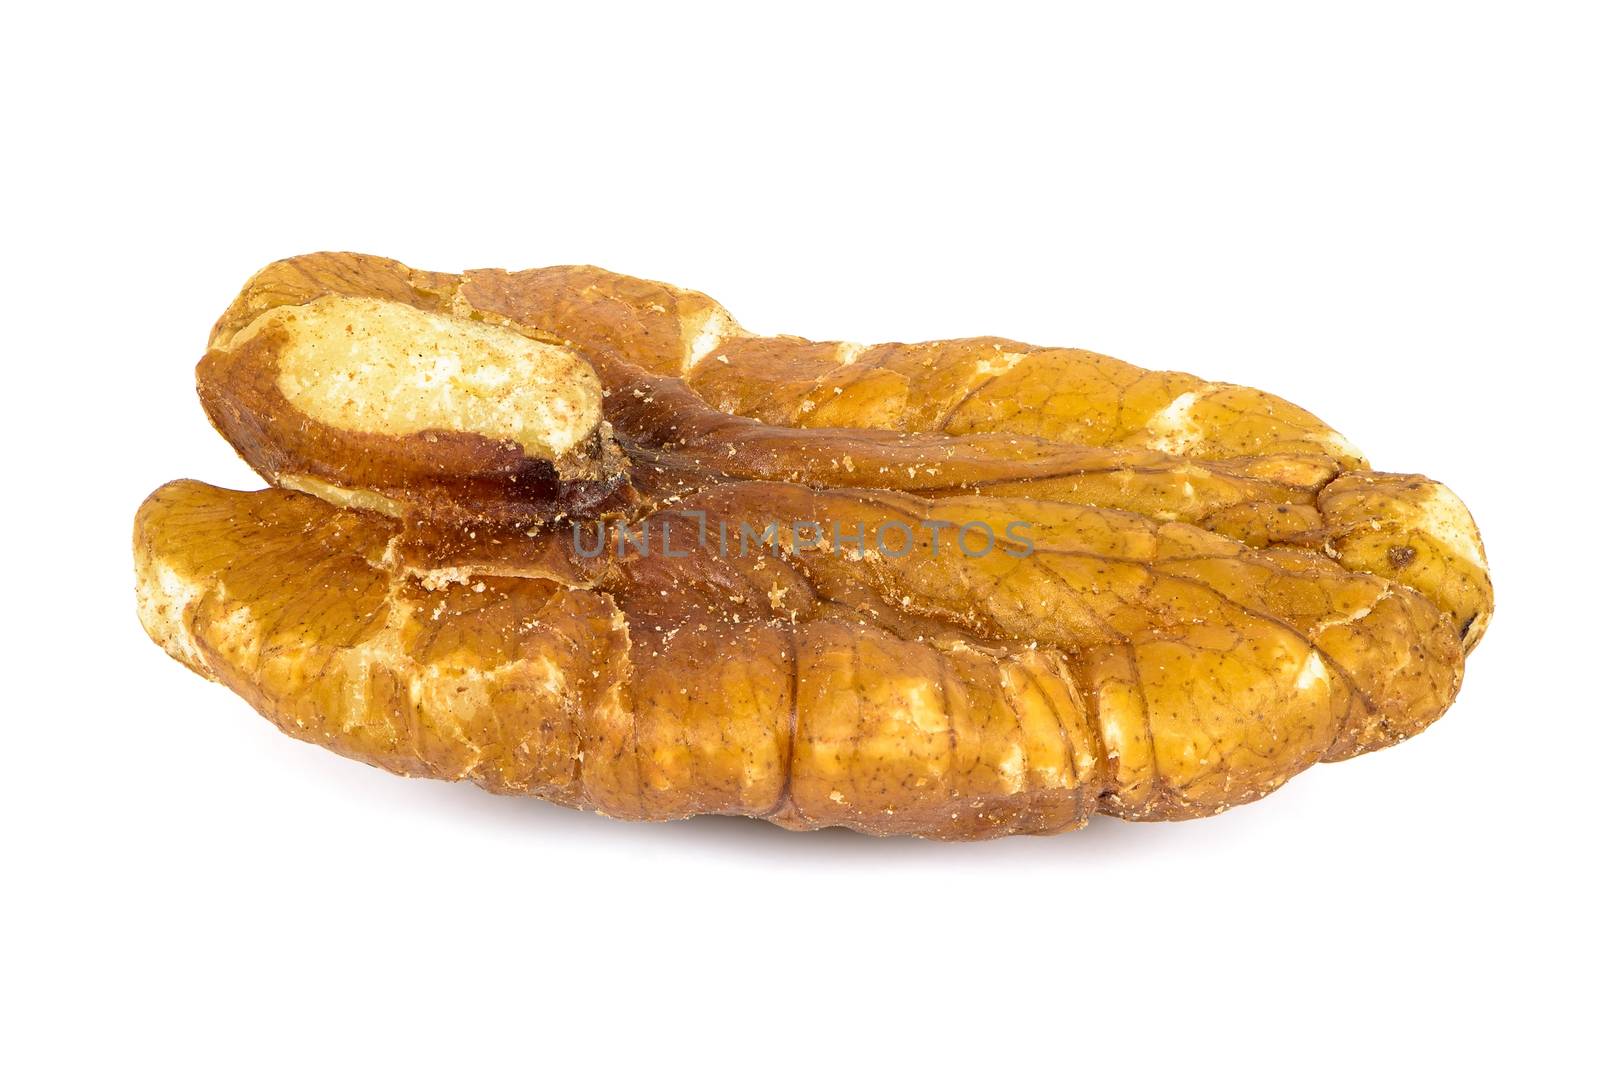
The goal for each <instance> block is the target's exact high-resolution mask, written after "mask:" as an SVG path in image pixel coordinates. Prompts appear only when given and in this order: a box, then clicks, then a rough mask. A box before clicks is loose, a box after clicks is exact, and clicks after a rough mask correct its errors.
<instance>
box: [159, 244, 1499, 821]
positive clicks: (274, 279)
mask: <svg viewBox="0 0 1600 1069" xmlns="http://www.w3.org/2000/svg"><path fill="white" fill-rule="evenodd" d="M197 381H198V387H199V392H200V396H201V400H202V403H203V404H204V406H205V408H206V411H207V413H208V415H210V417H211V419H212V421H213V423H214V424H215V426H216V427H217V428H218V430H219V431H221V432H222V433H223V434H224V436H225V437H227V438H228V440H229V441H230V442H231V443H232V444H233V445H234V446H235V448H236V449H238V450H239V452H240V454H241V455H242V456H243V457H244V458H245V459H246V460H247V461H248V462H249V463H250V464H251V465H252V466H253V467H254V468H255V469H256V470H257V471H258V472H260V473H261V474H262V476H263V477H264V478H265V479H266V480H267V481H268V482H269V483H271V484H273V488H271V489H266V490H261V491H257V492H253V493H245V492H238V491H228V490H220V489H217V488H214V487H209V486H205V485H203V484H200V483H194V482H186V481H180V482H175V483H170V484H168V485H167V486H164V487H162V488H161V489H159V490H157V491H156V492H155V493H154V494H152V495H151V496H150V498H149V499H148V500H147V501H146V502H145V504H144V505H143V506H142V507H141V509H140V510H139V514H138V517H137V518H136V520H135V530H134V556H135V566H136V573H137V584H138V585H137V593H138V605H139V613H140V619H141V621H142V622H143V624H144V626H145V629H146V631H147V632H148V633H149V634H150V635H151V637H152V638H153V639H155V640H156V641H157V642H158V643H159V644H160V645H161V646H162V647H163V648H164V649H166V651H167V652H168V653H169V654H171V655H172V656H173V657H175V658H176V659H178V660H179V661H181V662H183V663H184V664H186V665H188V666H189V667H190V668H192V669H194V670H195V671H197V672H199V673H200V674H202V675H204V676H206V677H208V678H212V679H216V680H218V681H220V682H222V683H224V684H225V685H227V686H228V687H230V688H231V689H233V690H235V691H236V692H238V693H239V694H240V695H242V696H243V697H244V698H245V699H246V700H247V701H249V702H250V703H251V704H252V705H253V706H254V707H255V708H256V709H257V710H258V711H260V712H261V713H262V715H264V716H265V717H266V718H267V719H269V720H270V721H272V722H273V723H274V724H276V725H277V726H278V727H279V728H280V729H282V730H283V731H285V732H287V733H288V734H290V735H293V736H295V737H297V738H301V739H305V740H307V741H311V742H316V743H318V744H320V745H323V746H326V747H328V748H330V749H332V750H335V751H337V752H339V753H342V754H345V755H347V756H350V757H354V758H357V759H359V760H363V761H366V762H368V763H371V764H374V765H377V766H379V767H382V768H386V769H389V770H391V771H394V772H397V773H400V774H403V775H416V776H429V777H435V778H443V779H467V780H471V781H473V782H476V783H478V784H480V785H482V786H484V787H486V788H488V789H490V790H493V791H498V792H504V793H510V794H530V795H535V796H538V797H541V798H545V799H548V800H550V801H553V802H556V803H558V804H562V805H567V806H574V807H580V808H586V809H594V810H598V811H600V812H603V813H606V814H609V815H612V816H616V817H622V818H628V819H645V820H659V819H672V818H681V817H688V816H694V815H697V814H704V813H723V814H740V815H746V816H751V817H759V818H763V819H766V820H770V821H772V822H774V823H776V824H779V825H782V826H784V827H788V828H797V829H809V828H819V827H827V826H836V825H837V826H844V827H849V828H853V829H856V830H858V831H863V832H867V833H871V834H879V835H892V834H912V835H921V836H927V837H933V838H944V839H972V838H986V837H992V836H998V835H1006V834H1016V833H1029V834H1038V833H1050V832H1057V831H1062V830H1066V829H1071V828H1075V827H1078V826H1081V825H1082V824H1083V823H1084V822H1085V821H1086V820H1087V819H1089V817H1090V816H1091V815H1092V814H1094V813H1096V812H1099V813H1109V814H1114V815H1117V816H1120V817H1124V818H1129V819H1140V820H1160V819H1177V818H1186V817H1194V816H1203V815H1207V814H1211V813H1215V812H1218V811H1220V810H1223V809H1226V808H1228V807H1229V806H1232V805H1237V804H1240V803H1243V802H1247V801H1252V800H1254V799H1256V798H1259V797H1261V796H1263V795H1265V794H1267V793H1269V792H1271V791H1272V790H1274V789H1275V788H1277V787H1278V786H1280V785H1281V784H1282V783H1283V782H1284V781H1285V780H1286V779H1287V778H1288V777H1290V776H1292V775H1294V774H1295V773H1297V772H1299V771H1301V770H1303V769H1304V768H1306V767H1308V766H1309V765H1311V764H1313V763H1316V762H1317V761H1324V760H1336V759H1342V758H1347V757H1351V756H1354V755H1356V754H1359V753H1363V752H1365V751H1367V750H1371V749H1375V748H1378V747H1382V746H1387V745H1389V744H1392V743H1394V742H1397V741H1399V740H1401V739H1404V738H1406V737H1409V736H1410V735H1412V734H1415V733H1416V732H1418V731H1420V730H1421V729H1422V728H1424V727H1426V726H1427V725H1428V724H1429V723H1431V722H1432V721H1433V720H1435V719H1436V718H1437V717H1438V716H1439V715H1440V714H1442V713H1443V711H1444V710H1445V709H1446V708H1447V707H1448V706H1449V704H1450V702H1451V701H1452V700H1453V699H1454V697H1455V694H1456V692H1457V690H1458V689H1459V687H1460V684H1461V679H1462V670H1463V664H1464V660H1465V656H1466V654H1467V652H1468V651H1469V650H1470V649H1471V648H1472V646H1473V645H1475V644H1476V643H1477V641H1478V640H1479V639H1480V638H1481V637H1482V635H1483V633H1484V629H1485V628H1486V626H1487V623H1488V620H1489V617H1490V615H1491V612H1492V590H1491V587H1490V585H1489V579H1488V572H1487V565H1486V563H1485V558H1484V555H1483V547H1482V544H1481V542H1480V540H1479V538H1478V534H1477V530H1476V528H1475V526H1474V525H1473V523H1472V520H1471V517H1470V515H1469V514H1468V513H1467V511H1466V508H1465V506H1464V505H1462V503H1461V502H1460V500H1459V499H1458V498H1456V497H1455V495H1454V494H1452V493H1450V491H1449V490H1447V489H1446V488H1444V487H1443V486H1441V485H1439V484H1437V483H1435V482H1432V481H1431V480H1428V479H1426V478H1424V477H1422V476H1416V475H1391V474H1383V473H1377V472H1373V471H1371V470H1369V469H1368V466H1367V462H1366V460H1365V459H1364V458H1363V457H1362V456H1361V455H1360V454H1359V453H1358V452H1357V451H1356V450H1355V449H1354V447H1353V446H1351V445H1350V443H1349V442H1348V441H1347V440H1345V439H1344V438H1343V437H1342V436H1341V435H1339V434H1338V433H1337V432H1335V431H1333V430H1332V429H1331V428H1329V427H1328V426H1326V425H1325V424H1323V423H1322V422H1321V421H1319V420H1318V419H1316V417H1314V416H1312V415H1311V414H1310V413H1308V412H1306V411H1305V410H1303V409H1300V408H1298V407H1296V406H1294V405H1291V404H1289V403H1288V402H1285V401H1283V400H1281V399H1279V398H1275V397H1272V396H1271V395H1269V394H1264V393H1261V392H1260V391H1257V390H1252V389H1248V388H1245V387H1238V386H1230V385H1226V384H1220V383H1210V382H1205V381H1204V380H1200V379H1197V378H1195V377H1194V376H1191V375H1185V374H1180V373H1172V372H1149V371H1144V370H1142V369H1139V368H1135V367H1133V366H1131V365H1128V364H1125V363H1122V362H1121V361H1117V360H1113V359H1111V358H1109V357H1105V356H1100V355H1098V354H1094V353H1089V352H1085V351H1083V350H1074V349H1047V348H1041V347H1037V346H1030V345H1024V344H1021V343H1018V342H1012V341H1008V340H1005V339H1001V338H976V339H964V340H958V341H950V342H930V343H921V344H915V345H903V344H889V345H873V346H863V345H855V344H850V343H842V342H813V341H809V340H806V339H803V338H796V337H788V336H783V337H758V336H754V335H751V334H750V333H749V332H747V331H745V330H743V329H742V328H740V327H739V326H738V324H737V322H736V321H735V320H734V319H733V317H732V316H731V315H730V314H729V313H728V312H727V311H726V310H725V309H723V308H722V307H721V306H720V305H718V304H716V302H714V301H712V300H711V299H710V298H708V297H705V296H704V295H702V294H698V293H693V292H691V291H686V290H681V289H677V288H675V287H671V286H666V285H663V284H659V283H654V282H647V281H644V280H640V279H634V278H629V277H627V276H623V275H616V274H612V273H610V272H606V271H602V270H600V269H598V268H592V267H556V268H543V269H537V270H532V271H523V272H516V273H508V272H503V271H471V272H467V273H466V274H464V275H445V274H437V273H430V272H420V271H414V270H412V269H410V268H407V267H405V266H404V265H402V264H399V263H396V262H394V261H391V260H384V259H381V258H378V257H370V256H362V255H357V254H330V253H322V254H313V255H310V256H303V257H297V258H294V259H291V260H286V261H282V262H279V263H276V264H273V265H271V266H269V267H268V268H266V269H265V270H263V271H262V272H260V273H259V274H258V275H256V276H255V277H254V278H253V279H251V280H250V282H249V283H247V285H246V286H245V289H244V290H243V292H242V293H241V294H240V296H239V297H238V299H236V300H235V301H234V303H233V304H232V305H231V306H230V307H229V308H228V309H227V311H226V312H225V313H224V314H223V316H222V318H221V320H220V321H219V322H218V324H217V326H216V328H215V329H214V331H213V334H212V339H211V345H210V348H209V350H208V351H207V353H206V355H205V357H204V358H203V359H202V360H201V363H200V366H199V368H198V372H197ZM619 525H620V526H622V529H623V530H624V531H629V530H631V531H634V532H639V533H641V534H642V535H643V537H644V544H645V545H646V546H648V547H649V548H650V550H651V552H649V553H648V555H645V554H642V553H641V552H639V544H638V543H637V542H635V543H632V544H630V543H628V542H627V541H626V540H625V539H618V538H617V537H616V536H615V532H616V530H617V528H618V527H619ZM889 527H892V528H893V530H894V531H895V532H897V534H896V536H895V537H894V538H891V539H890V541H891V542H892V543H893V548H890V546H889V545H888V544H884V543H881V542H875V541H874V539H873V538H872V536H871V535H866V536H865V537H863V538H861V539H858V540H856V541H851V540H850V539H849V538H848V536H847V537H846V538H845V539H844V540H843V541H842V542H836V541H833V540H832V539H831V538H827V537H823V536H822V535H821V532H830V533H835V534H836V533H838V532H856V531H860V532H863V533H864V534H865V532H872V531H875V530H882V529H886V528H889ZM575 528H576V529H575ZM963 531H966V532H971V531H987V532H988V533H989V538H988V541H987V543H985V551H984V552H982V553H974V552H968V551H967V550H966V549H963V548H962V546H963V543H960V542H957V541H953V539H955V538H959V537H960V534H959V533H960V532H963ZM586 532H587V533H586ZM602 532H610V533H609V534H606V537H607V539H608V541H607V543H606V544H605V546H601V545H600V543H599V541H598V538H599V535H600V533H602ZM729 532H734V533H735V534H736V535H737V534H738V533H739V532H749V535H750V538H749V539H742V538H741V539H740V540H735V541H731V542H730V540H729V537H728V533H729ZM802 532H804V533H802ZM952 532H955V534H952ZM1019 532H1020V534H1019ZM761 535H767V536H768V537H767V540H766V541H761V540H760V536H761ZM941 537H943V539H944V541H943V543H942V545H943V549H942V551H941V549H940V546H941V543H940V539H941ZM586 539H587V540H588V541H589V542H591V543H594V545H595V548H597V549H598V550H599V552H586V551H583V550H582V546H583V543H584V542H585V540H586ZM980 541H981V539H980ZM752 544H753V549H752ZM741 549H742V550H744V552H741ZM664 550H665V552H663V551H664Z"/></svg>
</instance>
